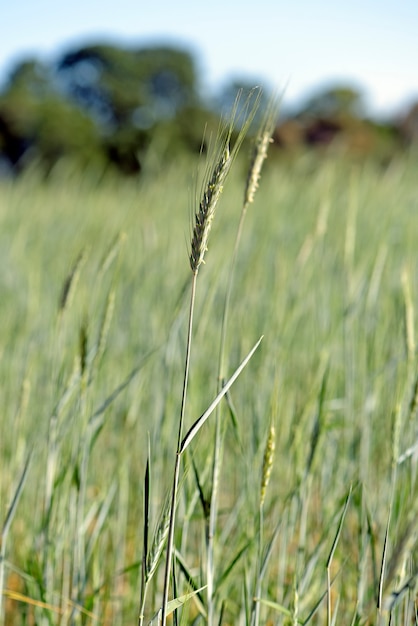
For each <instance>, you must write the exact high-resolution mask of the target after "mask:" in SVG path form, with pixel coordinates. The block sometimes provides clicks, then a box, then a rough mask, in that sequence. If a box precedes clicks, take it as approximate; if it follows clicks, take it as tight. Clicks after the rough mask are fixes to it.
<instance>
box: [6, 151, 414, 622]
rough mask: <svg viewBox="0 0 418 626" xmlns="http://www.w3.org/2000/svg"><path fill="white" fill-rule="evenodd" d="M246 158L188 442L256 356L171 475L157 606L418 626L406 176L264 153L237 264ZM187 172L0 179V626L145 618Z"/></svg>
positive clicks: (225, 236) (197, 354)
mask: <svg viewBox="0 0 418 626" xmlns="http://www.w3.org/2000/svg"><path fill="white" fill-rule="evenodd" d="M246 156H247V155H246V150H243V151H242V153H241V154H240V156H239V158H238V159H237V160H236V162H235V163H234V164H233V167H232V170H231V173H230V175H229V178H228V179H227V181H226V182H225V185H224V190H223V193H222V196H221V198H220V201H219V205H218V207H217V209H216V215H215V217H214V220H213V225H212V230H211V234H210V239H209V243H208V250H207V252H206V255H205V260H204V263H202V265H201V267H200V268H199V274H198V280H197V285H196V301H195V310H194V324H193V331H192V343H191V359H190V379H189V388H188V397H187V405H186V411H185V424H184V427H185V430H184V433H186V432H187V430H188V429H189V428H190V426H191V425H192V424H193V423H195V422H196V420H197V419H198V418H199V416H200V415H202V414H203V413H204V411H205V410H206V409H207V408H208V406H209V405H210V404H211V402H212V400H213V399H214V398H215V396H216V395H217V393H218V391H219V388H220V387H221V386H222V383H223V382H225V381H226V380H227V379H228V378H229V377H230V376H232V374H233V373H234V372H235V370H236V369H237V367H238V366H239V364H240V363H241V362H242V361H243V359H244V358H245V357H246V355H247V354H248V353H249V352H250V350H251V348H252V347H253V346H254V345H255V344H256V342H257V341H258V340H259V339H260V337H261V336H263V339H262V341H261V344H260V346H259V347H258V349H257V350H256V351H255V353H254V355H253V356H252V358H251V359H250V360H249V362H248V363H247V365H246V366H245V368H244V369H243V371H242V373H240V375H239V377H238V378H237V380H236V381H235V382H234V384H233V385H232V386H231V388H230V389H229V391H228V392H227V394H226V395H225V396H224V397H223V399H222V400H221V402H220V404H219V406H218V408H217V412H216V414H215V412H214V414H213V415H211V416H210V417H209V419H208V420H207V422H206V423H205V424H204V425H203V426H202V428H201V429H200V431H199V433H198V434H197V435H196V437H195V438H194V439H193V441H192V442H191V443H190V445H189V446H188V447H187V450H186V451H185V452H184V454H182V458H181V468H180V483H179V487H178V502H177V509H176V523H175V537H174V546H175V550H174V554H173V563H174V569H175V577H174V582H175V585H173V582H172V584H171V586H170V594H169V597H170V599H171V598H173V597H182V596H184V595H186V594H191V593H192V592H194V591H196V590H198V589H200V591H199V592H198V593H195V594H194V595H190V597H188V598H186V601H185V602H184V604H182V605H181V606H180V609H179V610H178V612H177V614H176V615H175V619H177V620H178V623H183V624H191V623H195V624H200V623H201V624H205V623H209V624H210V626H214V625H215V624H216V625H218V624H225V625H227V624H228V625H235V624H236V625H238V624H239V625H246V626H247V625H248V626H249V625H251V626H256V625H257V624H258V623H259V624H305V623H310V624H321V625H323V624H344V625H350V624H363V623H365V624H388V623H391V624H396V625H400V624H411V623H417V621H418V618H417V616H416V615H417V605H416V599H415V587H416V575H417V572H418V570H417V556H418V554H417V545H416V544H417V539H418V535H417V525H416V519H417V513H418V499H417V495H418V494H417V491H418V485H417V458H418V426H417V417H418V378H417V375H418V369H417V350H416V344H417V336H416V328H417V325H416V320H417V314H416V309H417V306H418V265H417V245H418V219H417V215H418V194H417V162H416V159H414V158H413V157H412V156H410V155H404V156H403V157H399V158H397V159H394V160H393V161H392V162H391V163H390V164H389V165H385V166H382V165H381V164H378V163H376V162H354V161H353V160H348V159H345V158H343V157H339V156H337V155H332V154H330V155H329V156H328V157H322V158H321V159H319V158H317V157H316V156H315V155H314V154H308V153H307V154H304V155H301V156H300V157H299V158H297V159H295V160H294V161H293V162H292V163H282V162H280V161H279V160H278V159H277V158H275V157H274V155H273V156H272V157H271V158H270V157H269V159H267V161H266V164H265V167H264V170H263V173H262V176H261V180H260V185H259V189H258V191H257V193H256V195H255V199H254V202H253V203H252V204H251V205H250V206H249V207H248V210H247V214H246V216H245V221H244V224H243V231H242V237H241V241H240V244H239V247H238V251H237V255H236V261H235V263H234V264H233V265H232V259H233V253H234V245H235V238H236V233H237V228H238V223H239V220H240V214H241V209H242V204H243V194H244V188H245V178H246V171H247V168H248V163H247V161H246ZM204 167H205V166H204V165H203V168H204ZM197 171H198V165H197V163H196V162H192V161H190V162H187V163H186V162H184V163H183V162H179V163H177V164H175V165H172V166H171V167H159V166H158V164H154V166H153V168H151V171H147V172H145V173H144V175H143V176H141V177H139V179H138V180H132V179H131V180H128V179H121V178H112V177H107V178H106V177H97V176H95V175H94V174H93V173H89V172H87V171H86V172H85V173H84V174H80V173H72V172H71V171H70V170H69V169H68V168H66V167H64V166H62V167H60V166H59V165H58V166H57V168H56V169H55V170H54V171H53V172H52V174H51V175H50V177H49V179H48V180H47V181H45V180H42V179H41V178H40V177H39V176H38V175H37V174H36V172H28V173H27V174H25V175H24V176H23V177H21V178H19V179H15V180H6V179H4V180H1V181H0V266H1V271H0V321H1V323H0V356H1V358H0V398H1V413H0V433H1V435H0V458H1V471H0V515H1V520H0V523H1V525H2V528H3V532H2V541H1V549H0V582H1V585H2V588H3V595H2V619H3V623H4V624H7V625H10V626H11V625H18V624H19V625H20V624H27V625H34V624H42V625H44V624H106V625H110V624H112V626H118V625H122V624H136V623H137V622H138V619H139V620H140V622H142V621H143V622H144V623H145V624H147V623H148V622H149V620H151V619H152V618H153V617H154V616H155V614H156V613H157V611H158V610H159V609H160V607H161V602H162V594H163V578H164V564H165V541H166V531H167V528H166V527H167V509H168V505H169V499H170V492H171V489H172V481H173V468H174V464H175V457H176V446H177V436H178V424H179V414H180V403H181V393H182V384H183V371H184V360H185V352H186V338H187V337H186V335H187V323H188V312H189V302H190V289H191V269H190V264H189V254H190V242H191V234H192V229H193V217H194V213H195V212H196V211H197V210H198V204H199V199H200V195H201V191H202V188H201V183H199V182H196V172H197ZM231 272H232V274H231ZM229 284H231V292H230V298H229V314H228V318H227V324H226V335H225V346H224V369H225V371H224V372H223V373H222V381H220V380H219V377H220V375H219V360H220V357H219V353H220V349H221V348H220V344H221V328H222V319H223V312H224V303H225V297H226V293H227V290H228V285H229ZM216 424H218V426H219V430H218V432H217V435H216V436H215V427H216ZM215 440H217V442H218V443H217V444H216V445H215ZM273 448H275V449H274V454H273ZM214 454H216V455H217V457H218V458H217V462H218V466H217V467H218V470H219V472H218V474H219V487H218V492H217V502H216V506H217V514H216V519H215V520H214V519H212V520H211V516H210V506H209V505H210V501H211V497H212V493H213V488H214V485H213V458H214ZM147 459H148V461H149V463H148V472H146V468H147ZM270 472H271V473H270ZM147 477H148V478H147ZM147 494H149V499H148V501H149V508H148V510H147V506H146V503H147V498H146V497H145V496H146V495H147ZM144 502H145V506H144ZM144 508H145V513H144ZM146 521H147V523H145V522H146ZM144 527H145V528H148V535H147V542H146V543H147V546H146V555H145V557H146V558H144ZM209 529H210V532H209ZM212 533H213V538H212V537H209V535H211V534H212ZM145 534H146V533H145ZM208 555H209V557H210V558H208ZM208 561H209V563H208ZM153 568H154V571H152V569H153ZM144 570H145V572H147V573H148V578H147V591H146V598H145V600H146V601H145V603H144V615H143V616H141V615H140V614H141V611H140V604H141V598H142V597H143V589H142V590H141V576H143V575H144ZM208 572H209V573H211V574H212V575H213V578H212V580H211V589H210V590H209V596H208V588H207V587H206V585H207V583H208ZM172 580H173V578H172ZM141 594H142V595H141ZM208 597H209V600H208ZM183 600H184V598H183ZM208 605H210V606H208ZM172 617H173V616H172V615H170V616H169V620H171V619H172ZM155 623H158V616H157V617H156V618H155Z"/></svg>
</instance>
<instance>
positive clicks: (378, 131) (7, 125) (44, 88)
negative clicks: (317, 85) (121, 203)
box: [0, 43, 418, 174]
mask: <svg viewBox="0 0 418 626" xmlns="http://www.w3.org/2000/svg"><path fill="white" fill-rule="evenodd" d="M252 86H253V85H252V84H250V83H249V82H248V79H246V80H231V82H230V83H228V84H225V85H222V86H221V87H220V88H219V91H218V93H216V94H211V95H206V96H204V94H203V93H202V89H201V85H200V77H199V73H198V70H197V66H196V62H195V59H194V57H193V55H192V54H191V53H190V52H189V51H187V50H182V49H179V48H174V47H169V46H154V47H139V48H125V47H122V46H118V45H109V44H104V43H98V44H95V45H88V46H83V47H76V48H72V49H69V50H67V51H65V52H63V53H61V54H59V55H57V58H55V59H54V60H52V61H51V62H50V63H42V62H40V61H39V60H38V59H36V58H28V59H24V60H23V61H20V62H19V63H17V64H16V65H15V67H14V68H13V69H12V71H11V72H10V74H9V76H8V78H7V80H6V81H5V83H4V84H3V86H2V88H0V169H1V171H3V172H4V171H6V172H13V173H19V172H20V171H22V170H24V169H25V168H26V167H28V166H31V165H33V164H36V165H37V166H40V167H41V168H42V169H43V171H44V172H45V173H46V174H48V173H49V172H50V170H51V169H52V168H53V167H54V166H55V164H56V163H57V162H59V161H61V160H62V159H67V160H70V161H71V162H73V163H74V164H76V165H77V166H79V167H83V168H84V167H87V166H89V167H95V168H98V169H99V171H103V172H105V171H107V170H108V169H116V170H117V171H120V172H121V173H124V174H138V173H139V172H140V171H141V169H142V168H143V167H144V164H146V163H147V159H149V157H150V155H158V159H160V160H161V161H162V162H164V161H165V160H170V159H172V158H177V157H178V155H179V154H180V153H182V152H186V153H190V152H197V151H199V150H200V149H201V142H202V136H203V131H204V128H205V127H207V126H209V128H210V127H213V128H214V129H215V130H216V128H217V127H218V124H219V117H220V115H221V113H222V112H225V111H226V110H228V109H230V108H231V106H232V104H233V102H234V99H235V96H236V93H237V90H238V88H242V89H243V91H244V93H246V92H247V91H249V90H250V88H251V87H252ZM263 97H264V98H265V100H267V99H268V97H269V92H268V89H266V90H265V91H264V96H263ZM417 119H418V103H415V104H414V105H412V106H411V109H410V111H408V112H407V113H406V114H405V115H404V116H402V118H401V119H399V120H396V121H391V122H390V123H389V122H385V123H382V122H379V123H378V122H377V121H375V120H370V119H367V118H366V117H365V107H364V102H363V95H362V93H361V92H360V91H359V90H357V89H356V88H353V87H352V86H350V85H331V86H327V87H326V88H323V89H319V90H318V91H317V92H316V93H315V94H313V95H312V96H311V97H309V98H308V99H307V100H306V102H305V103H303V105H302V106H301V107H299V110H295V111H290V112H288V113H287V115H286V117H283V118H282V119H281V120H280V122H279V124H278V127H277V130H276V135H275V139H276V146H277V148H278V149H280V150H282V151H284V152H286V153H289V154H291V153H292V151H295V150H296V151H297V150H299V149H301V148H304V147H306V146H310V147H320V149H321V150H323V149H324V148H326V147H327V146H330V145H333V146H339V148H340V149H342V150H346V151H348V152H349V153H352V154H360V155H362V154H366V155H369V154H376V155H378V156H379V155H380V156H381V155H382V154H384V155H386V156H387V155H388V154H391V153H392V152H394V151H396V150H400V149H402V148H403V147H405V146H407V145H411V144H413V143H416V142H417V141H418V131H417V128H418V122H417Z"/></svg>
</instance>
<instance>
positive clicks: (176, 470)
mask: <svg viewBox="0 0 418 626" xmlns="http://www.w3.org/2000/svg"><path fill="white" fill-rule="evenodd" d="M196 282H197V271H196V272H193V279H192V292H191V295H190V310H189V324H188V331H187V347H186V362H185V366H184V380H183V393H182V399H181V410H180V420H179V432H178V438H177V452H176V460H175V464H174V478H173V489H172V492H171V505H170V525H169V528H168V541H167V557H166V563H165V572H164V590H163V604H162V610H161V624H162V626H165V624H166V620H167V603H168V587H169V582H170V571H171V564H172V560H173V547H174V526H175V519H176V506H177V489H178V484H179V476H180V461H181V442H182V432H183V423H184V413H185V409H186V396H187V384H188V379H189V366H190V351H191V342H192V329H193V311H194V302H195V296H196Z"/></svg>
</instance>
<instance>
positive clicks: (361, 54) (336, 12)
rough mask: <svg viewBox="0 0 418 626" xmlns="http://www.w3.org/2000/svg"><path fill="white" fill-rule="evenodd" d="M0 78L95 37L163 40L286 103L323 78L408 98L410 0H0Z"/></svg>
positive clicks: (412, 57)
mask: <svg viewBox="0 0 418 626" xmlns="http://www.w3.org/2000/svg"><path fill="white" fill-rule="evenodd" d="M0 23H1V24H2V28H1V37H0V76H1V77H3V76H4V75H5V73H6V72H7V70H8V68H10V67H11V64H12V62H13V61H14V60H16V59H17V58H19V57H21V56H24V55H26V54H35V55H37V56H40V57H43V58H46V59H48V58H49V57H53V56H54V54H55V53H56V52H57V51H59V50H60V49H65V48H68V47H69V46H71V45H73V44H74V43H78V42H79V41H81V42H91V41H95V40H99V39H106V40H114V41H116V42H122V43H127V44H133V45H141V44H146V43H149V42H150V41H153V40H157V41H159V42H161V41H166V40H169V41H171V43H179V44H181V45H183V46H186V47H189V48H190V49H191V50H192V51H194V52H195V53H196V56H197V58H198V61H199V64H200V68H201V70H202V76H203V79H204V81H205V83H206V84H207V85H208V86H209V87H212V86H214V85H219V84H220V83H221V82H222V81H223V80H226V79H228V78H230V77H231V76H246V77H249V78H250V79H253V80H254V81H258V80H262V81H268V82H269V83H270V84H271V85H272V86H278V87H279V88H280V87H283V86H284V85H285V84H287V88H286V94H287V96H286V97H287V101H288V102H290V103H292V102H294V101H295V100H297V99H298V98H299V97H305V96H307V95H308V94H309V93H310V92H311V90H312V89H314V88H316V87H319V86H320V85H321V84H324V83H325V82H327V81H336V80H339V81H344V82H352V83H354V84H357V85H358V86H360V88H362V89H363V90H364V91H365V93H366V96H368V101H369V104H370V105H371V107H372V108H373V110H374V111H378V112H382V113H386V112H396V111H399V109H400V108H401V107H402V106H405V105H407V104H408V103H410V102H411V101H412V100H413V99H416V100H418V0H350V2H342V1H339V0H333V1H331V0H316V1H314V0H312V1H309V0H286V2H285V1H283V0H251V1H250V0H241V1H239V0H223V1H222V0H211V1H208V0H204V1H203V2H200V1H199V0H193V2H192V1H190V0H83V1H82V0H71V1H70V2H69V1H68V0H67V1H66V2H62V1H60V0H1V6H0Z"/></svg>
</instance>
